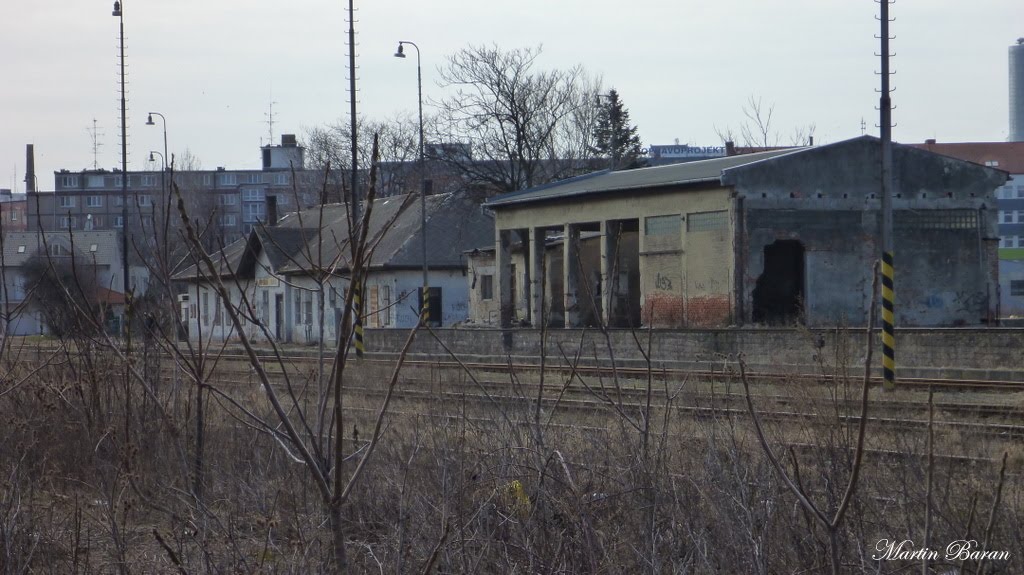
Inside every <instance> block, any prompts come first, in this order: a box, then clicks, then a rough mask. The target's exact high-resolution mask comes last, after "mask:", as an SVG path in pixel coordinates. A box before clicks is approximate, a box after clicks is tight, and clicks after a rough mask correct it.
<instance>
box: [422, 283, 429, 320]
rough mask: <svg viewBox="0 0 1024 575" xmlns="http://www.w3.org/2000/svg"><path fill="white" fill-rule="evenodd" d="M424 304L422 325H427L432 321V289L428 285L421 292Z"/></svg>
mask: <svg viewBox="0 0 1024 575" xmlns="http://www.w3.org/2000/svg"><path fill="white" fill-rule="evenodd" d="M420 297H421V298H422V300H421V301H422V302H423V304H422V305H421V306H420V325H427V322H428V321H429V320H430V287H428V286H427V285H426V284H424V286H423V291H421V292H420Z"/></svg>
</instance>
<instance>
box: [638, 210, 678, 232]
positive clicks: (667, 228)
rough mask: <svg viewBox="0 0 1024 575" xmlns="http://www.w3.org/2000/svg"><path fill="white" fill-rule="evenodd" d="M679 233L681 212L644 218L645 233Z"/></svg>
mask: <svg viewBox="0 0 1024 575" xmlns="http://www.w3.org/2000/svg"><path fill="white" fill-rule="evenodd" d="M678 233H679V214H672V215H670V216H651V217H649V218H644V235H647V236H667V235H672V234H678Z"/></svg>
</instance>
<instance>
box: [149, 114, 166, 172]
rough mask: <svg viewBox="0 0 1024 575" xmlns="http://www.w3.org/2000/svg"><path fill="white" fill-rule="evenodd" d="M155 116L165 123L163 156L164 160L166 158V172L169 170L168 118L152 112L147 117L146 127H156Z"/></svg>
mask: <svg viewBox="0 0 1024 575" xmlns="http://www.w3.org/2000/svg"><path fill="white" fill-rule="evenodd" d="M153 116H160V121H161V122H162V123H163V128H164V154H163V158H164V170H166V169H167V118H166V117H164V115H163V114H161V113H160V112H150V113H149V115H147V116H146V125H147V126H155V125H156V122H154V121H153ZM150 155H152V152H150Z"/></svg>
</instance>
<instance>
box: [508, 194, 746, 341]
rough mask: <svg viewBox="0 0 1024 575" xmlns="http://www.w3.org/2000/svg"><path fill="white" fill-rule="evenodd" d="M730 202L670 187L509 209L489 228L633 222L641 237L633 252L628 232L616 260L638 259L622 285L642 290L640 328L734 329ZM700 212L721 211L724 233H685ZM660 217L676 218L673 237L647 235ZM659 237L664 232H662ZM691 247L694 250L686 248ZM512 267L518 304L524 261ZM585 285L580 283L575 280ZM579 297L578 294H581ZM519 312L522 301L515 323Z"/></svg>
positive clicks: (516, 260)
mask: <svg viewBox="0 0 1024 575" xmlns="http://www.w3.org/2000/svg"><path fill="white" fill-rule="evenodd" d="M729 196H730V191H729V190H728V189H726V188H721V187H712V188H705V189H694V188H676V189H664V190H659V191H658V192H657V193H655V192H621V193H617V194H603V195H598V196H593V197H587V198H585V199H579V198H576V199H573V200H561V201H552V202H545V203H540V204H530V205H520V206H516V205H512V206H507V207H502V208H501V209H498V210H495V227H496V229H497V230H499V232H500V231H501V230H517V229H529V228H539V227H552V228H562V227H563V226H565V225H566V224H597V223H599V222H602V221H621V220H636V221H637V222H638V224H639V232H638V233H637V234H636V242H635V247H634V246H633V245H631V242H632V238H630V236H629V233H625V234H624V235H623V241H622V244H621V245H620V249H619V253H620V256H624V257H633V256H632V255H631V254H638V255H639V258H638V261H637V262H636V269H637V270H638V271H637V275H636V276H635V277H634V276H633V275H632V274H633V273H634V272H632V271H630V272H629V273H630V277H629V280H628V281H629V284H630V290H632V289H633V286H636V287H637V288H638V289H639V291H640V302H639V303H640V310H639V311H640V316H641V323H642V324H643V325H649V324H653V325H654V326H655V327H685V326H687V325H694V326H725V325H729V324H730V323H731V322H732V311H733V309H732V308H733V306H732V302H733V298H732V296H731V293H732V273H733V272H732V270H733V259H734V258H733V243H732V238H733V235H734V234H733V231H732V228H733V223H732V211H731V200H730V197H729ZM705 212H725V213H726V214H725V221H726V227H725V229H724V230H723V231H720V232H719V231H702V232H699V233H690V234H688V233H687V226H686V218H687V217H688V215H689V214H692V213H705ZM666 216H675V217H676V218H677V226H676V229H675V231H673V232H671V233H658V234H649V233H647V231H648V227H647V223H648V218H658V217H666ZM661 223H662V224H664V223H665V222H661ZM664 231H665V228H664V227H662V228H661V232H664ZM602 239H603V238H602ZM584 243H586V242H584ZM690 243H692V245H689V246H688V244H690ZM584 251H585V252H586V251H588V250H584ZM584 259H585V260H586V259H588V256H586V255H584ZM513 263H516V274H517V276H518V277H517V279H516V286H517V296H518V297H517V299H521V298H522V290H521V286H522V285H523V284H522V281H523V277H522V276H523V267H522V260H521V259H519V258H516V257H515V255H514V254H513ZM630 263H631V262H628V261H624V260H620V264H619V265H620V266H624V265H627V266H628V264H630ZM585 265H586V262H585ZM590 269H600V267H599V266H596V268H590ZM620 269H621V268H620ZM583 279H584V278H582V277H581V278H580V281H581V282H582V281H583ZM496 281H497V280H496ZM497 291H498V287H497V285H496V286H495V292H496V293H497ZM580 291H581V292H583V289H582V287H581V288H580ZM581 297H583V296H582V294H581ZM523 306H525V303H524V302H517V307H518V308H519V313H520V317H521V314H522V307H523Z"/></svg>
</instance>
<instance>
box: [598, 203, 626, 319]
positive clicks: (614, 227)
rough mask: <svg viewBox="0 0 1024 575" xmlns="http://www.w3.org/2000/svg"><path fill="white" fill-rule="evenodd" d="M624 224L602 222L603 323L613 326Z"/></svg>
mask: <svg viewBox="0 0 1024 575" xmlns="http://www.w3.org/2000/svg"><path fill="white" fill-rule="evenodd" d="M621 227H622V224H621V223H619V222H616V221H602V222H601V298H600V302H601V304H600V305H601V322H602V323H604V325H606V326H609V327H610V326H612V325H613V323H614V320H615V317H614V316H613V312H614V307H615V292H616V285H617V284H618V279H619V278H618V276H619V271H620V270H619V266H617V265H616V262H617V261H618V257H619V253H618V250H619V245H618V240H619V229H620V228H621Z"/></svg>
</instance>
